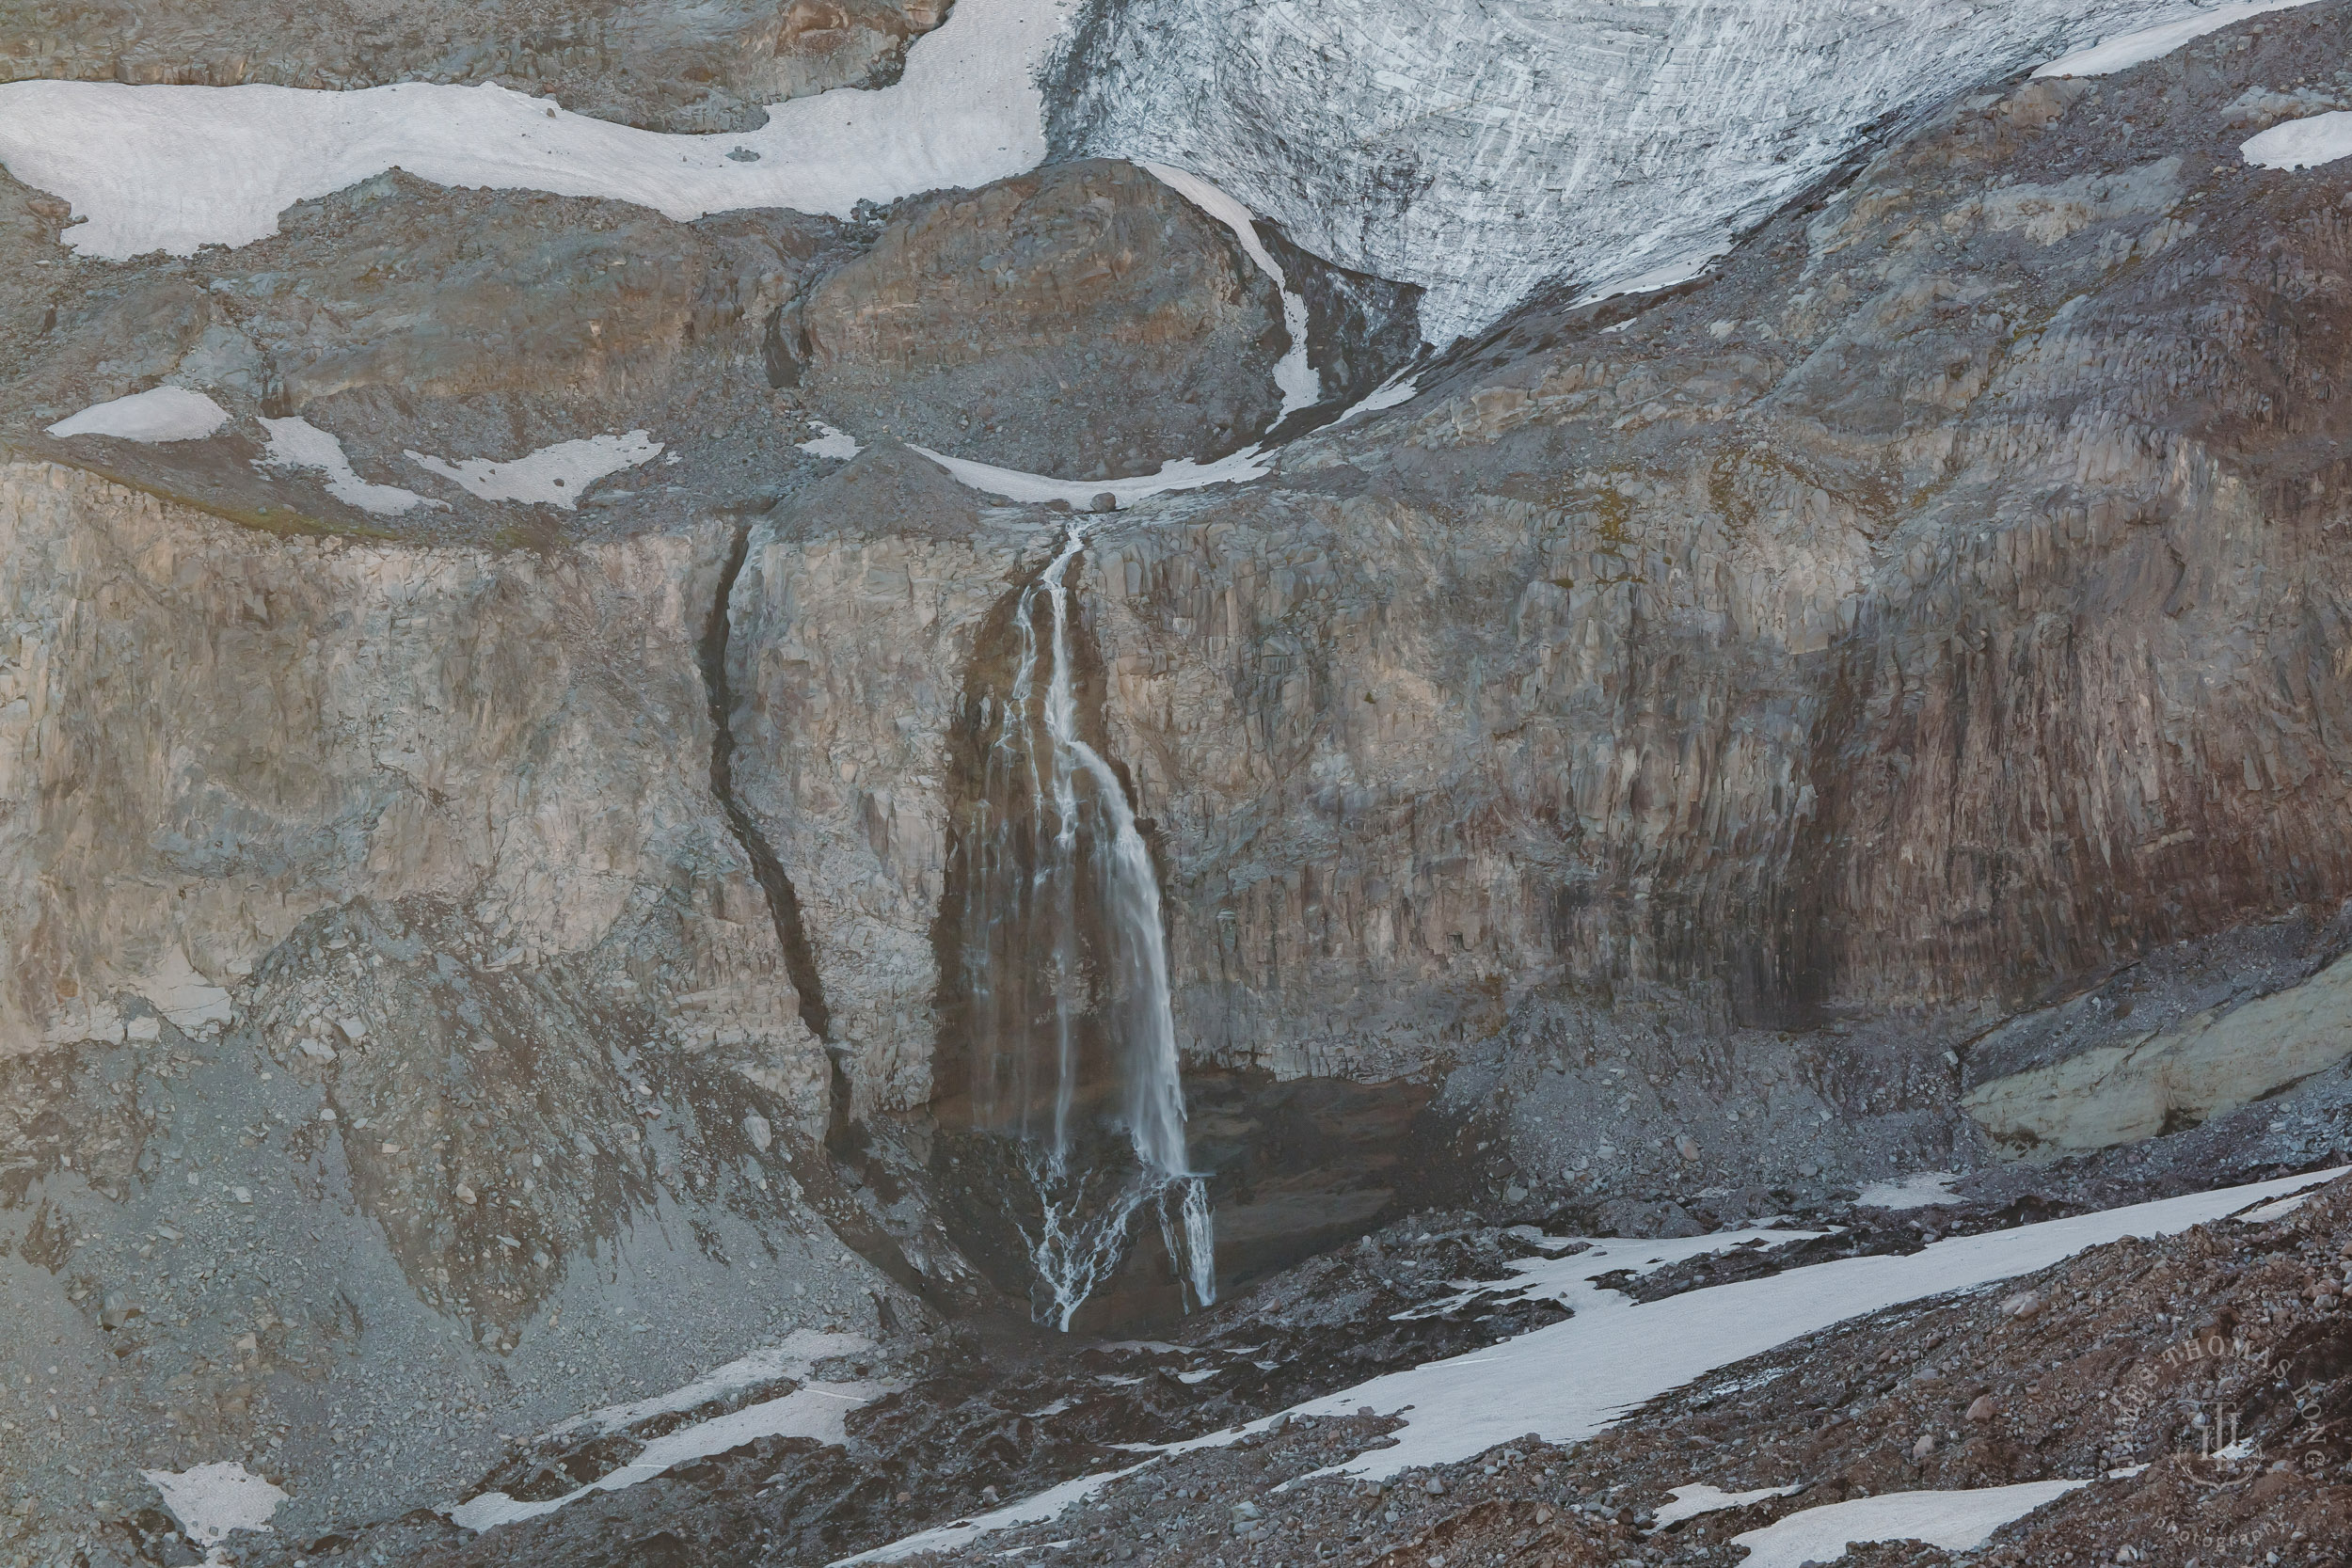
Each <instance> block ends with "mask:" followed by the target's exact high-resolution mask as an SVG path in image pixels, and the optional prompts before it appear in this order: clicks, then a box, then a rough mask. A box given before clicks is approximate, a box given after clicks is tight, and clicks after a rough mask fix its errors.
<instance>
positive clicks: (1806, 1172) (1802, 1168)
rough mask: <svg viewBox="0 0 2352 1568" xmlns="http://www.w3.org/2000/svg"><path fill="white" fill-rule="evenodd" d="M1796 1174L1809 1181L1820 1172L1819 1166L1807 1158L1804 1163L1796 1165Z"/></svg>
mask: <svg viewBox="0 0 2352 1568" xmlns="http://www.w3.org/2000/svg"><path fill="white" fill-rule="evenodd" d="M1797 1174H1798V1175H1799V1176H1802V1177H1804V1179H1805V1180H1807V1181H1810V1180H1813V1179H1814V1178H1815V1177H1817V1176H1819V1175H1820V1174H1821V1167H1820V1165H1818V1164H1814V1163H1813V1162H1812V1161H1810V1160H1807V1161H1806V1162H1805V1163H1804V1164H1802V1165H1799V1166H1798V1167H1797Z"/></svg>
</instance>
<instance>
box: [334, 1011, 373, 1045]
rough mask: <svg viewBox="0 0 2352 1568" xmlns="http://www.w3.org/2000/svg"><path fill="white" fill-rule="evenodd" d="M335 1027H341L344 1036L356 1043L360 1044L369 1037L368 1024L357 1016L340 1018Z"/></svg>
mask: <svg viewBox="0 0 2352 1568" xmlns="http://www.w3.org/2000/svg"><path fill="white" fill-rule="evenodd" d="M335 1027H336V1028H338V1029H341V1030H342V1032H343V1038H345V1039H347V1040H349V1041H350V1042H351V1043H352V1044H354V1045H358V1043H359V1042H360V1041H361V1040H363V1039H366V1038H367V1037H368V1026H367V1024H366V1023H364V1022H361V1021H360V1020H358V1019H356V1018H345V1019H338V1020H337V1021H336V1022H335Z"/></svg>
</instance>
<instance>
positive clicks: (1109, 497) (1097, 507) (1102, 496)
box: [1087, 490, 1119, 512]
mask: <svg viewBox="0 0 2352 1568" xmlns="http://www.w3.org/2000/svg"><path fill="white" fill-rule="evenodd" d="M1087 510H1088V511H1089V512H1116V511H1118V510H1119V498H1118V497H1117V496H1116V495H1114V494H1112V493H1111V492H1110V491H1108V490H1100V491H1097V492H1096V493H1095V496H1094V499H1092V500H1089V501H1088V502H1087Z"/></svg>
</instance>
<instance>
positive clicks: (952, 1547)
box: [826, 1460, 1152, 1568]
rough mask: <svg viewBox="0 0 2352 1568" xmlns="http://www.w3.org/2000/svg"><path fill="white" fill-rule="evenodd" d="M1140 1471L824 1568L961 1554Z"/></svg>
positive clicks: (1107, 1475)
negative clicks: (985, 1539)
mask: <svg viewBox="0 0 2352 1568" xmlns="http://www.w3.org/2000/svg"><path fill="white" fill-rule="evenodd" d="M1150 1463H1152V1461H1150V1460H1146V1461H1144V1464H1145V1465H1148V1464H1150ZM1142 1468H1143V1465H1128V1466H1127V1468H1125V1469H1123V1470H1106V1471H1104V1472H1103V1473H1102V1474H1100V1475H1092V1476H1080V1477H1078V1478H1077V1479H1076V1480H1075V1481H1063V1482H1062V1483H1061V1484H1060V1485H1059V1486H1056V1487H1053V1488H1051V1489H1049V1490H1047V1491H1043V1492H1040V1493H1039V1494H1038V1495H1037V1496H1036V1497H1025V1498H1024V1499H1022V1500H1021V1501H1020V1502H1017V1503H1008V1504H1006V1505H1005V1506H1004V1507H1003V1508H1000V1509H997V1510H996V1511H995V1512H993V1513H979V1514H975V1515H974V1516H973V1517H971V1518H969V1519H959V1520H957V1521H956V1522H955V1523H954V1524H952V1525H941V1526H938V1527H937V1528H932V1529H927V1530H924V1531H922V1532H920V1533H919V1534H915V1535H909V1536H904V1537H902V1538H900V1539H899V1540H897V1541H893V1542H891V1543H890V1544H888V1545H886V1546H876V1547H874V1548H873V1549H872V1550H870V1551H864V1552H860V1553H858V1554H857V1555H856V1556H855V1557H845V1558H840V1559H837V1560H834V1561H833V1562H830V1563H828V1564H826V1568H850V1565H851V1564H852V1563H859V1562H898V1561H900V1560H904V1559H906V1558H910V1557H914V1556H915V1555H917V1554H918V1553H922V1552H952V1551H960V1550H961V1549H962V1548H963V1547H965V1546H968V1545H970V1544H972V1543H973V1542H975V1541H977V1540H978V1539H979V1538H980V1537H981V1536H983V1535H987V1534H989V1533H990V1532H991V1531H993V1530H1000V1529H1010V1528H1013V1527H1014V1526H1015V1525H1041V1524H1044V1523H1046V1522H1047V1521H1049V1520H1053V1519H1058V1518H1060V1517H1061V1516H1062V1515H1063V1514H1064V1513H1067V1512H1068V1511H1069V1510H1070V1509H1072V1508H1073V1507H1074V1506H1076V1505H1077V1504H1079V1503H1082V1502H1085V1501H1086V1500H1087V1499H1088V1498H1089V1497H1093V1496H1094V1494H1096V1493H1097V1492H1100V1491H1101V1490H1103V1488H1104V1487H1105V1486H1108V1485H1109V1484H1110V1483H1111V1482H1112V1481H1117V1480H1119V1479H1120V1477H1122V1476H1132V1475H1134V1474H1135V1473H1136V1471H1137V1470H1140V1469H1142Z"/></svg>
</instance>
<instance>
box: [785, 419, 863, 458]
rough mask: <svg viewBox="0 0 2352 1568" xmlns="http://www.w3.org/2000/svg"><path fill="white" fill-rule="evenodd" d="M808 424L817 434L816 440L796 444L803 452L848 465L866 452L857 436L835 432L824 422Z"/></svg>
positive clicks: (844, 432)
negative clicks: (831, 458) (834, 458)
mask: <svg viewBox="0 0 2352 1568" xmlns="http://www.w3.org/2000/svg"><path fill="white" fill-rule="evenodd" d="M808 422H809V426H810V428H811V429H813V430H815V431H816V432H817V437H816V439H815V440H811V441H802V442H798V443H796V444H797V445H798V446H799V447H800V449H801V450H802V451H804V452H807V453H809V454H810V455H811V456H813V457H837V458H839V459H841V460H842V461H843V462H845V463H846V462H848V461H849V460H850V458H852V457H855V456H856V455H857V454H858V453H859V452H862V451H865V450H866V449H865V448H864V447H862V446H859V445H858V443H857V437H856V436H851V435H850V434H849V433H848V432H846V431H840V430H835V429H834V427H833V426H831V425H829V424H827V423H826V422H825V421H824V420H809V421H808Z"/></svg>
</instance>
